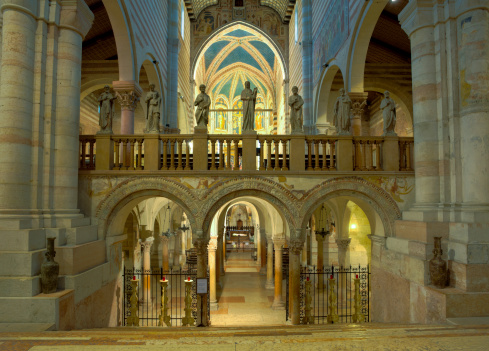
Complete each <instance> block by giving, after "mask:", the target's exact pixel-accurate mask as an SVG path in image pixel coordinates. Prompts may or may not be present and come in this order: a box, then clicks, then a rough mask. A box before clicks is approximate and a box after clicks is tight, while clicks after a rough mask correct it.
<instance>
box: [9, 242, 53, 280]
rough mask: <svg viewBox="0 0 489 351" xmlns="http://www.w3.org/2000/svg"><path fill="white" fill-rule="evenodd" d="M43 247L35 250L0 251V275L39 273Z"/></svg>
mask: <svg viewBox="0 0 489 351" xmlns="http://www.w3.org/2000/svg"><path fill="white" fill-rule="evenodd" d="M44 252H46V250H45V249H42V250H35V251H0V276H3V277H15V276H27V277H31V276H34V275H38V274H40V273H41V264H42V262H43V260H44Z"/></svg>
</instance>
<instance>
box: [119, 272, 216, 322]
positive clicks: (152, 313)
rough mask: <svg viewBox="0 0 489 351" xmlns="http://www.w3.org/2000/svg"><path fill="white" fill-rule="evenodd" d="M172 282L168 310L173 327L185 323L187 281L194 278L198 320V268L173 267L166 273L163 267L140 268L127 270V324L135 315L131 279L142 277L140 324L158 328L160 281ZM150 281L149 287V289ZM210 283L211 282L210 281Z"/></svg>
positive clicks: (139, 288) (194, 315)
mask: <svg viewBox="0 0 489 351" xmlns="http://www.w3.org/2000/svg"><path fill="white" fill-rule="evenodd" d="M163 277H165V279H166V280H167V281H168V289H167V294H168V313H169V315H170V321H171V326H172V327H177V326H181V325H182V317H184V316H185V311H184V308H185V283H184V281H185V280H188V278H189V277H190V280H193V283H192V316H193V317H194V320H196V319H197V291H196V289H197V287H196V281H197V280H196V278H197V270H196V269H182V270H170V271H168V272H165V273H164V272H163V269H158V270H152V271H150V272H149V271H145V272H143V271H142V270H140V269H125V270H124V274H123V280H124V304H123V315H124V319H123V325H124V326H125V325H127V318H128V317H129V316H130V315H131V301H130V298H131V294H132V285H131V280H133V279H138V280H139V284H138V296H139V325H140V326H150V327H156V326H158V322H159V314H160V307H161V284H160V280H162V279H163ZM145 284H147V286H148V289H145V288H144V287H145ZM208 286H209V284H208ZM209 297H210V296H209V290H208V291H207V318H208V319H210V299H209Z"/></svg>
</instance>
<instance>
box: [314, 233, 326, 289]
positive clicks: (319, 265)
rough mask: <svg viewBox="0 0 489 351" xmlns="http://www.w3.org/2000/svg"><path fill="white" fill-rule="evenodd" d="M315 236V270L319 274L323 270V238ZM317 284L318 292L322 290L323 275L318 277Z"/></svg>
mask: <svg viewBox="0 0 489 351" xmlns="http://www.w3.org/2000/svg"><path fill="white" fill-rule="evenodd" d="M315 235H316V240H317V242H318V261H317V270H318V271H319V272H321V271H323V269H324V238H323V237H322V236H321V235H319V234H315ZM317 284H318V285H317V288H318V290H323V289H324V274H319V275H318V283H317Z"/></svg>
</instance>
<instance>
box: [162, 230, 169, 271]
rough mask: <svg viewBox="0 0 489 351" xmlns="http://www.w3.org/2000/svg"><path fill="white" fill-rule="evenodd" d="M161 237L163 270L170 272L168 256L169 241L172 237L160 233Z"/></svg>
mask: <svg viewBox="0 0 489 351" xmlns="http://www.w3.org/2000/svg"><path fill="white" fill-rule="evenodd" d="M160 238H161V257H162V259H161V267H162V268H163V272H168V271H169V270H170V260H169V257H168V242H169V241H170V238H169V237H167V236H166V235H163V234H160Z"/></svg>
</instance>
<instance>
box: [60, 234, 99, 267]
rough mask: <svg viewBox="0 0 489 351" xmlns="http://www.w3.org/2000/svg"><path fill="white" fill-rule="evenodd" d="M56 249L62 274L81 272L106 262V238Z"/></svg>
mask: <svg viewBox="0 0 489 351" xmlns="http://www.w3.org/2000/svg"><path fill="white" fill-rule="evenodd" d="M55 249H56V257H55V261H57V262H58V263H59V274H60V275H73V274H79V273H81V272H84V271H86V270H89V269H91V268H93V267H95V266H98V265H100V264H102V263H104V262H105V240H98V241H92V242H89V243H85V244H81V245H70V246H60V247H56V248H55Z"/></svg>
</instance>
